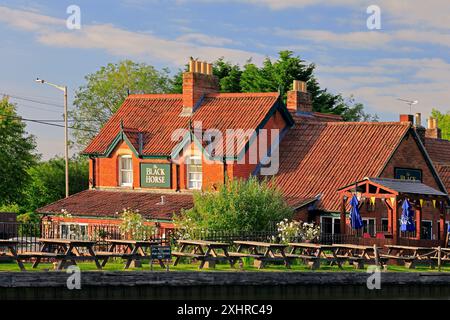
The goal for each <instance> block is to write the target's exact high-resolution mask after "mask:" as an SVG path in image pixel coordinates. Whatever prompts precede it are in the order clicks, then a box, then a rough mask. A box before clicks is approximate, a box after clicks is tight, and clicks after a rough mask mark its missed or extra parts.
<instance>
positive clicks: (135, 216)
mask: <svg viewBox="0 0 450 320" xmlns="http://www.w3.org/2000/svg"><path fill="white" fill-rule="evenodd" d="M120 219H121V220H122V222H121V223H120V226H119V229H120V232H121V233H122V236H124V237H126V238H130V239H133V240H150V238H151V237H152V235H153V234H154V227H153V226H151V225H149V224H147V223H146V221H145V219H144V218H143V217H142V215H141V214H139V212H138V211H133V210H131V209H129V208H128V209H124V210H123V212H122V214H121V216H120Z"/></svg>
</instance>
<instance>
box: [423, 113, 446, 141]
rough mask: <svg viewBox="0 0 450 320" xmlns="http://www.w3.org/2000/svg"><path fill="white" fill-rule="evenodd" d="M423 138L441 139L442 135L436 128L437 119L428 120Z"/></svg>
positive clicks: (430, 118)
mask: <svg viewBox="0 0 450 320" xmlns="http://www.w3.org/2000/svg"><path fill="white" fill-rule="evenodd" d="M425 136H426V137H427V138H433V139H441V138H442V133H441V129H439V127H438V122H437V119H435V118H433V117H429V118H428V128H427V130H426V132H425Z"/></svg>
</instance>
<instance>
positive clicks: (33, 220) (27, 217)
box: [17, 212, 41, 225]
mask: <svg viewBox="0 0 450 320" xmlns="http://www.w3.org/2000/svg"><path fill="white" fill-rule="evenodd" d="M40 220H41V219H40V216H39V215H38V214H37V213H34V212H27V213H23V214H19V215H18V216H17V221H18V222H21V223H23V224H33V225H37V224H39V222H40Z"/></svg>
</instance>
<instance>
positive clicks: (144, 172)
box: [38, 60, 450, 243]
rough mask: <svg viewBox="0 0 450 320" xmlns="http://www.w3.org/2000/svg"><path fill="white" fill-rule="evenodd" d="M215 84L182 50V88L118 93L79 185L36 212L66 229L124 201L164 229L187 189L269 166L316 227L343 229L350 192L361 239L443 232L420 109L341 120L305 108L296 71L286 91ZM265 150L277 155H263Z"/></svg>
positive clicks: (442, 172) (448, 155) (94, 221)
mask: <svg viewBox="0 0 450 320" xmlns="http://www.w3.org/2000/svg"><path fill="white" fill-rule="evenodd" d="M218 88H219V86H218V79H217V78H216V77H215V76H214V75H213V74H212V65H211V64H208V63H206V62H199V61H196V60H191V61H190V62H189V71H188V72H185V73H184V74H183V92H182V94H133V95H129V96H128V97H127V98H126V100H125V101H124V102H123V104H122V106H121V107H120V108H119V110H118V111H117V112H116V113H115V114H114V115H113V116H112V117H111V119H110V120H109V121H108V122H107V123H106V124H105V126H104V127H103V128H102V129H101V131H100V133H99V134H98V135H97V136H96V137H95V138H94V139H93V140H92V141H91V143H90V144H89V145H88V146H87V148H86V149H85V150H84V151H83V153H84V154H86V155H88V156H89V163H90V165H89V181H90V188H89V190H85V191H82V192H80V193H77V194H74V195H72V196H70V197H69V198H66V199H62V200H59V201H56V202H54V203H52V204H49V205H47V206H44V207H42V208H40V209H38V213H40V214H42V215H43V216H44V218H45V219H47V220H54V221H59V222H60V224H61V225H62V226H66V227H65V229H66V230H69V229H70V228H67V226H70V225H73V224H77V225H79V226H81V227H82V228H86V230H87V229H88V227H89V226H90V225H101V224H108V225H110V224H118V223H119V222H120V220H119V214H120V212H122V210H123V209H124V208H130V209H132V210H139V212H140V213H141V214H142V215H143V216H144V217H145V218H146V219H148V220H149V221H151V222H152V223H155V224H157V226H158V227H159V228H160V229H161V230H165V229H170V228H173V223H172V220H171V219H172V215H173V213H175V212H179V211H180V210H182V209H189V208H191V207H192V203H193V196H192V194H193V192H194V191H198V190H200V191H201V190H203V191H211V190H212V191H213V190H215V189H217V188H218V186H220V185H221V184H224V183H226V181H227V180H228V179H237V178H244V179H245V178H248V177H249V176H251V175H255V176H258V177H264V176H267V172H266V173H264V174H263V171H264V169H267V167H270V166H273V167H274V168H275V169H276V170H273V172H272V173H271V175H269V177H271V176H273V177H274V178H275V180H274V181H275V182H276V184H277V186H278V187H279V188H280V190H281V191H282V192H283V195H284V196H285V199H286V201H287V203H288V204H289V205H290V206H291V207H292V208H293V209H294V210H295V218H296V219H298V220H302V221H314V222H316V223H318V224H320V225H321V230H322V233H324V234H329V235H333V234H334V235H337V234H350V233H352V232H354V231H352V230H351V228H350V226H349V225H350V222H349V210H350V205H349V199H350V198H351V196H352V195H355V194H356V195H357V197H358V199H359V202H360V207H361V208H360V210H361V215H362V219H363V223H364V228H363V230H362V231H361V232H362V234H361V235H360V236H361V240H362V241H364V242H365V243H370V242H375V241H381V240H379V239H386V241H389V242H390V243H402V241H409V243H411V241H414V240H415V241H419V240H420V241H437V240H442V239H444V237H445V236H446V231H447V227H446V224H447V219H446V210H447V206H448V195H447V188H450V141H447V140H443V139H441V134H440V129H439V128H438V125H437V123H436V120H435V119H432V118H430V119H428V126H427V127H428V128H425V127H423V126H422V123H421V116H420V114H416V115H415V117H414V116H412V115H400V119H399V121H395V122H344V121H342V118H341V117H340V116H337V115H331V114H323V113H318V112H313V111H312V102H311V95H310V94H309V93H308V92H307V87H306V83H304V82H301V81H294V83H293V88H292V90H291V91H289V92H288V95H287V101H286V103H284V102H283V101H282V99H281V97H280V96H279V94H278V92H273V93H220V92H219V89H218ZM197 127H200V128H197ZM211 130H214V132H216V133H218V138H217V137H216V138H217V139H216V138H215V140H214V142H215V144H216V146H220V148H216V149H214V150H211V148H208V143H211V142H212V140H213V139H212V138H211V137H209V136H208V132H209V131H211ZM232 130H233V131H232ZM231 131H232V132H234V136H233V137H232V138H230V137H229V134H227V133H229V132H231ZM236 132H237V133H236ZM252 133H253V134H252ZM229 146H232V147H230V148H229ZM255 150H258V152H257V157H256V159H255V157H254V155H253V154H252V151H255ZM261 151H262V152H261ZM274 154H278V159H277V160H278V162H277V163H269V164H267V157H268V156H269V155H274ZM271 160H272V161H271V162H274V161H275V160H274V158H273V157H272V158H271ZM266 171H267V170H266ZM269 172H270V170H269ZM404 199H409V201H410V202H411V204H412V206H413V207H414V210H415V213H416V215H415V216H416V218H418V221H416V227H417V232H415V233H412V234H404V233H402V232H400V231H399V224H400V223H399V219H400V216H401V205H402V202H403V201H404ZM62 211H65V212H68V213H70V215H71V216H70V217H67V216H62V215H61V212H62Z"/></svg>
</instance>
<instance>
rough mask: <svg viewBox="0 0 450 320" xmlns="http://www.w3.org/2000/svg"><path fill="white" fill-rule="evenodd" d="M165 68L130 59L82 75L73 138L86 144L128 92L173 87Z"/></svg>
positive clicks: (73, 114)
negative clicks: (83, 78) (84, 80)
mask: <svg viewBox="0 0 450 320" xmlns="http://www.w3.org/2000/svg"><path fill="white" fill-rule="evenodd" d="M168 74H169V72H168V70H167V69H163V70H162V71H158V70H156V69H155V68H154V67H152V66H150V65H147V64H145V63H136V62H133V61H130V60H124V61H120V62H118V63H115V64H113V63H109V64H108V65H107V66H106V67H101V68H100V70H98V71H97V72H95V73H93V74H89V75H87V76H86V77H85V79H86V82H87V83H86V84H85V85H84V86H82V87H80V88H79V89H78V90H77V91H76V93H75V99H74V102H73V104H74V106H75V108H74V110H73V111H71V112H70V116H71V117H72V118H73V119H74V123H73V127H74V128H75V130H74V137H75V140H76V143H77V144H78V146H80V147H83V146H86V145H87V144H88V143H89V142H90V141H91V139H92V138H93V137H94V136H95V135H96V134H97V133H98V131H99V130H100V129H101V128H102V126H103V125H104V124H105V123H106V121H108V120H109V118H110V117H111V115H113V114H114V113H115V112H116V111H117V109H118V108H119V107H120V105H121V104H122V103H123V101H124V100H125V98H126V97H127V95H128V93H166V92H170V91H171V90H172V80H171V79H170V78H169V76H168Z"/></svg>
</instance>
